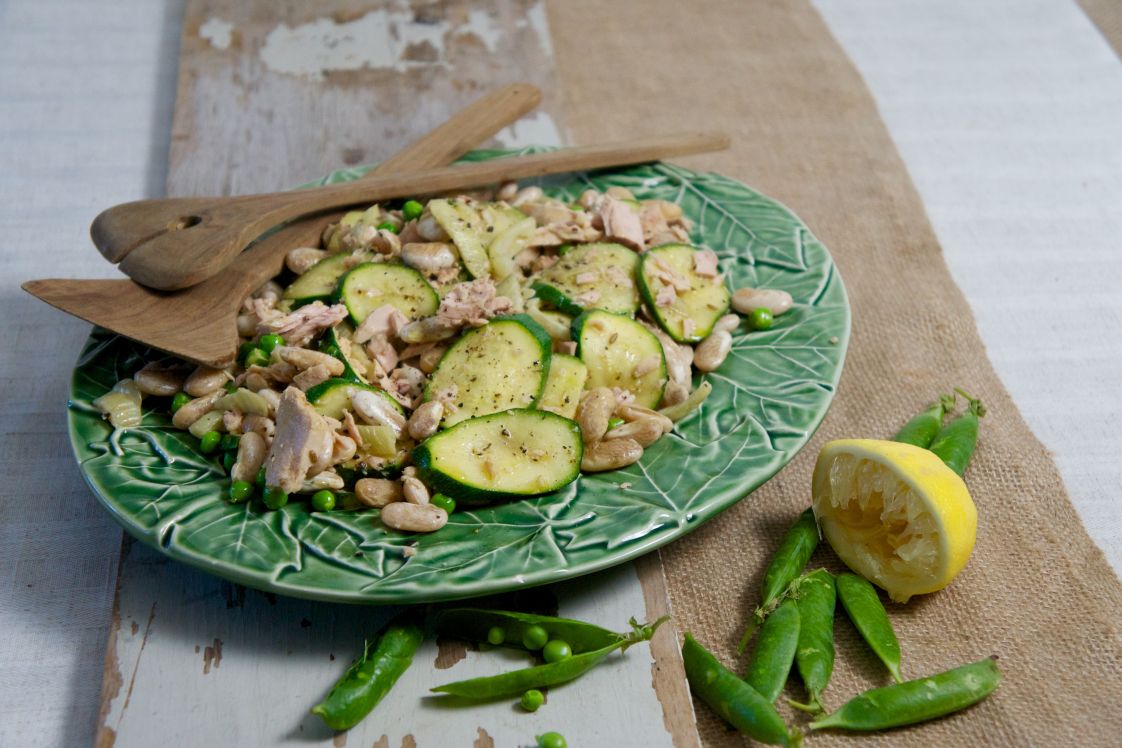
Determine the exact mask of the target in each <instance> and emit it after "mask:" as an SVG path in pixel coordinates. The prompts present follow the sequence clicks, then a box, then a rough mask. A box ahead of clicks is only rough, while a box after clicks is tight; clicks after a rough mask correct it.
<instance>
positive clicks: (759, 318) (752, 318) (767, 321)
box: [748, 307, 775, 330]
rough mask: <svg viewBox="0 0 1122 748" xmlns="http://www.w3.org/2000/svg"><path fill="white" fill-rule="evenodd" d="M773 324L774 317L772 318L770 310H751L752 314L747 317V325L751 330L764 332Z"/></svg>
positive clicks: (761, 308)
mask: <svg viewBox="0 0 1122 748" xmlns="http://www.w3.org/2000/svg"><path fill="white" fill-rule="evenodd" d="M774 322H775V317H773V316H772V314H771V310H770V309H765V308H763V307H760V308H759V309H753V310H752V313H751V314H749V315H748V323H749V324H751V325H752V329H753V330H766V329H768V328H769V327H771V326H772V324H773V323H774Z"/></svg>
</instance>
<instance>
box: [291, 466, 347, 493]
mask: <svg viewBox="0 0 1122 748" xmlns="http://www.w3.org/2000/svg"><path fill="white" fill-rule="evenodd" d="M346 485H347V484H346V483H345V482H344V481H343V477H342V476H341V475H339V474H338V473H334V472H332V471H330V470H325V471H323V472H322V473H316V474H315V475H313V476H312V477H311V478H308V479H307V480H305V481H304V485H303V486H301V487H300V491H301V492H303V493H315V492H316V491H322V490H324V489H327V490H328V491H341V490H343V488H344V486H346Z"/></svg>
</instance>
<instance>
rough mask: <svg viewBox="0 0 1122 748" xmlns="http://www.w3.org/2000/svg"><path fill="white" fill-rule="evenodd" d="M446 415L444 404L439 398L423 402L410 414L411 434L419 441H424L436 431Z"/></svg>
mask: <svg viewBox="0 0 1122 748" xmlns="http://www.w3.org/2000/svg"><path fill="white" fill-rule="evenodd" d="M443 417H444V404H443V403H441V402H440V401H439V400H431V401H429V402H427V403H424V404H422V405H421V406H420V407H419V408H417V409H416V410H415V411H413V415H411V416H409V423H408V429H409V436H411V437H413V438H414V439H416V440H417V441H424V440H425V439H428V438H429V437H430V436H432V435H433V434H435V433H436V429H437V427H438V426H440V419H441V418H443Z"/></svg>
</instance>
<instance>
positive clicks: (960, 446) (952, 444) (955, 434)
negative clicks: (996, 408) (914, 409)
mask: <svg viewBox="0 0 1122 748" xmlns="http://www.w3.org/2000/svg"><path fill="white" fill-rule="evenodd" d="M955 391H956V392H958V393H959V394H960V395H962V396H963V397H965V398H966V399H967V400H968V401H969V402H970V405H969V407H968V408H967V409H966V412H965V413H963V414H962V415H960V416H959V417H958V418H956V419H954V420H953V421H951V422H950V423H948V424H947V425H946V426H944V427H943V428H941V429H939V433H938V434H937V435H936V436H935V440H934V441H933V442H931V446H929V447H928V449H930V450H931V451H932V452H934V453H935V454H936V455H938V456H939V459H940V460H942V461H943V462H944V463H946V465H947V467H949V468H950V469H951V470H953V471H955V472H956V473H958V474H959V475H964V474H965V473H966V467H967V465H969V464H970V458H971V457H973V456H974V448H975V447H976V446H977V445H978V419H979V418H981V417H983V416H984V415H985V414H986V407H985V406H984V405H982V401H981V400H978V399H976V398H973V397H970V396H969V395H967V394H966V393H965V392H963V391H962V390H960V389H957V388H956V389H955Z"/></svg>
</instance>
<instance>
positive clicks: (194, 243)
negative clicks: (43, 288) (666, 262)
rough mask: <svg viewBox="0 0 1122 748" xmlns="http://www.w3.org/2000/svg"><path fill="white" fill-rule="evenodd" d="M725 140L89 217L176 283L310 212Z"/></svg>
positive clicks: (136, 271)
mask: <svg viewBox="0 0 1122 748" xmlns="http://www.w3.org/2000/svg"><path fill="white" fill-rule="evenodd" d="M728 145H729V139H728V137H727V136H725V135H719V134H707V133H690V134H682V135H664V136H657V137H651V138H640V139H636V140H631V141H628V142H626V143H608V144H603V145H593V146H584V147H581V148H569V149H565V150H561V151H554V152H548V153H538V154H533V155H529V156H515V157H510V158H502V159H495V160H493V161H486V162H483V163H478V164H465V165H462V166H454V167H449V168H443V169H430V170H425V171H420V172H414V173H412V174H408V175H400V176H398V175H394V176H378V177H372V178H370V179H368V180H363V181H359V182H350V183H346V184H337V185H328V186H325V187H317V188H315V189H310V190H299V191H296V192H280V193H269V194H263V195H247V196H244V197H233V198H213V199H207V198H185V199H170V200H146V201H141V202H138V203H127V204H125V205H119V206H116V207H114V208H110V209H109V210H107V211H105V212H104V213H102V214H101V215H100V216H98V217H97V219H95V221H94V225H93V227H92V228H91V235H92V236H93V237H94V241H95V243H96V244H98V246H99V248H101V249H102V251H103V253H106V254H107V256H108V255H109V254H110V252H109V250H112V249H113V247H112V246H110V245H113V244H114V241H115V240H116V239H118V238H121V237H145V238H144V239H143V240H141V241H140V242H139V244H136V245H135V248H133V249H132V250H131V251H129V252H127V254H126V256H125V258H124V259H123V260H122V261H121V264H120V268H121V270H123V271H124V272H125V273H127V274H128V275H129V276H130V277H132V278H133V279H134V280H136V281H138V282H139V283H143V284H144V285H146V286H149V287H152V288H158V289H162V290H175V289H179V288H185V287H187V286H190V285H194V284H195V283H198V282H200V281H202V280H205V279H206V278H209V277H210V276H212V275H214V274H215V273H216V272H218V270H220V269H221V268H223V267H225V266H226V265H227V264H228V263H229V262H230V256H231V255H232V254H236V253H238V252H240V251H241V250H242V249H243V248H244V247H245V246H246V245H248V244H249V243H250V242H251V241H253V239H255V238H256V237H257V236H260V235H261V234H262V233H263V232H264V231H265V230H267V229H268V228H270V227H271V226H276V225H278V224H281V223H284V222H286V221H289V220H291V219H293V218H297V217H299V216H303V215H308V214H310V213H319V212H323V211H327V210H331V209H334V208H341V207H345V206H349V205H355V204H358V203H373V202H378V201H380V200H387V199H392V198H400V197H410V196H415V195H426V194H434V193H440V192H449V191H453V190H460V189H467V188H470V187H478V186H480V185H487V184H495V183H497V182H501V181H505V180H510V179H525V178H531V177H539V176H543V175H546V174H558V173H565V172H573V171H588V170H593V169H601V168H606V167H609V166H626V165H631V164H640V163H646V162H650V161H658V160H660V159H663V158H670V157H674V156H683V155H688V154H693V153H702V152H708V151H718V150H723V149H725V148H727V147H728Z"/></svg>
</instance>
